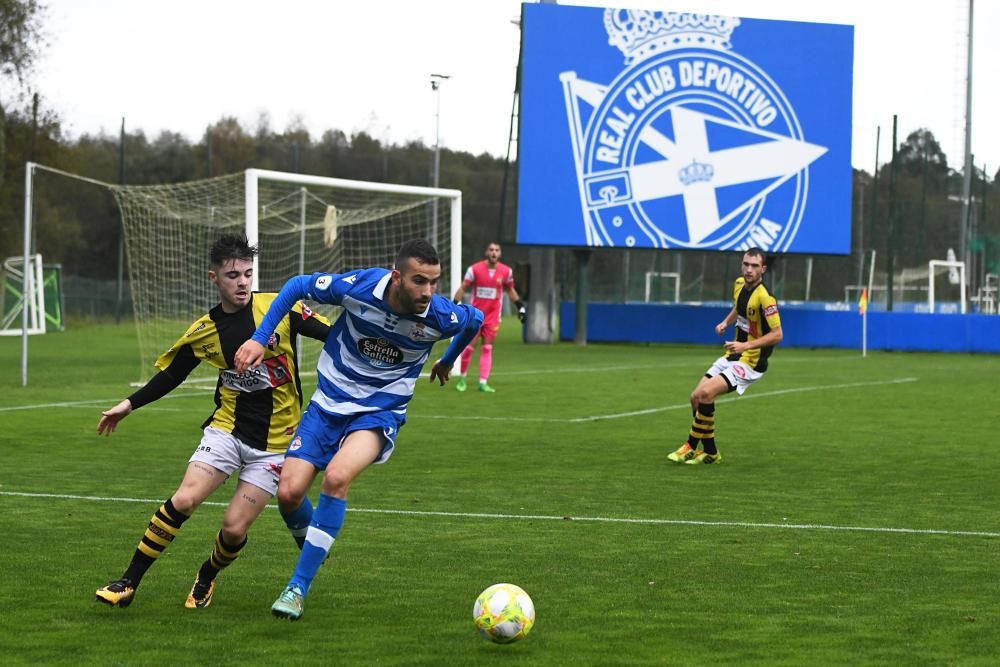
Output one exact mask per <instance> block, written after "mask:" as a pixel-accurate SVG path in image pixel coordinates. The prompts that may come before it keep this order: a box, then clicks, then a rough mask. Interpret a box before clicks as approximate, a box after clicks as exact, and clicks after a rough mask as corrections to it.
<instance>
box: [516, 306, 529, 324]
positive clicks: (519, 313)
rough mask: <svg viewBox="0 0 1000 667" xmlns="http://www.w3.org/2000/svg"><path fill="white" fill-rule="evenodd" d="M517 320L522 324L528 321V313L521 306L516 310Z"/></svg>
mask: <svg viewBox="0 0 1000 667" xmlns="http://www.w3.org/2000/svg"><path fill="white" fill-rule="evenodd" d="M517 319H519V320H521V321H522V322H524V321H525V320H526V319H528V311H527V310H525V308H524V306H521V307H520V308H518V309H517Z"/></svg>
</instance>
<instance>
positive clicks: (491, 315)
mask: <svg viewBox="0 0 1000 667" xmlns="http://www.w3.org/2000/svg"><path fill="white" fill-rule="evenodd" d="M463 282H464V284H465V287H466V288H470V287H471V288H472V305H473V306H475V307H476V308H478V309H479V310H481V311H483V324H491V325H493V326H496V325H497V324H499V323H500V310H501V308H502V307H503V292H504V290H505V289H508V288H512V287H514V272H513V271H512V270H511V268H510V267H509V266H507V265H506V264H503V263H501V262H497V266H496V268H495V269H490V264H489V262H487V261H486V260H485V259H484V260H482V261H479V262H476V263H475V264H473V265H472V266H470V267H469V268H468V270H467V271H466V272H465V278H464V280H463Z"/></svg>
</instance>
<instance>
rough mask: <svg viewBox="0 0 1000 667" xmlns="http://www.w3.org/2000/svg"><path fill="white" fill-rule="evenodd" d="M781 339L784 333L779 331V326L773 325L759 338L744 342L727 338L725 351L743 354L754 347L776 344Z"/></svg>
mask: <svg viewBox="0 0 1000 667" xmlns="http://www.w3.org/2000/svg"><path fill="white" fill-rule="evenodd" d="M782 340H784V335H783V334H782V333H781V327H775V328H773V329H771V330H770V331H768V332H767V333H766V334H764V335H763V336H761V337H760V338H756V339H754V340H748V341H746V342H744V343H741V342H739V341H736V340H727V341H726V344H725V347H726V351H727V352H729V353H730V354H743V353H744V352H746V351H747V350H752V349H754V348H758V347H769V346H771V345H777V344H778V343H780V342H781V341H782Z"/></svg>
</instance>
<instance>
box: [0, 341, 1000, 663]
mask: <svg viewBox="0 0 1000 667" xmlns="http://www.w3.org/2000/svg"><path fill="white" fill-rule="evenodd" d="M518 329H519V327H518V326H517V323H516V322H513V321H511V322H507V323H506V324H505V325H504V328H503V331H502V338H501V340H500V341H499V342H498V344H497V346H496V350H495V354H494V357H495V363H494V369H495V372H494V375H493V377H492V378H491V383H492V384H493V385H494V386H495V387H496V389H497V393H496V394H493V395H488V394H481V393H479V392H476V391H474V390H473V391H469V392H466V393H465V394H460V393H458V392H456V391H455V390H454V388H453V385H449V386H448V387H445V388H440V387H437V386H431V385H430V384H429V383H428V382H427V381H426V379H424V380H423V381H422V382H421V384H420V385H419V388H418V390H417V393H416V396H415V398H414V400H413V402H412V403H411V405H410V410H409V415H410V417H409V422H408V424H407V425H406V427H405V428H404V429H403V431H402V434H401V436H400V438H399V441H398V447H397V451H396V453H395V455H394V456H393V458H392V459H391V460H390V461H389V463H388V464H386V465H384V466H376V467H373V468H370V469H369V470H367V471H366V472H365V473H364V474H363V475H362V476H361V477H360V478H359V479H358V480H357V481H356V482H355V485H354V487H353V488H352V490H351V495H350V498H349V510H348V515H347V521H346V523H345V526H344V529H343V531H342V532H341V535H340V539H339V540H338V541H337V543H336V545H335V546H334V547H333V552H332V557H331V559H330V561H329V562H328V563H327V564H326V566H325V567H324V568H323V569H322V570H321V572H320V574H319V576H318V577H317V580H316V582H315V585H314V587H313V591H312V593H311V594H310V596H309V598H308V599H307V601H306V612H305V616H304V617H303V619H302V620H301V621H299V622H298V623H295V624H290V623H288V622H283V621H279V620H277V619H274V618H272V617H271V616H270V613H269V607H270V605H271V603H272V601H273V600H274V598H275V597H276V596H277V595H278V593H279V592H280V591H281V590H282V588H283V586H284V584H285V583H286V581H287V579H288V577H289V575H290V574H291V572H292V569H293V567H294V564H295V560H296V556H297V551H296V550H295V547H294V543H293V542H292V540H291V538H290V537H289V536H288V534H287V532H286V530H285V528H284V525H283V524H282V522H281V519H280V517H279V516H278V513H277V511H276V510H275V509H274V508H273V506H272V507H270V508H268V509H267V510H266V511H265V512H264V514H263V515H262V517H261V519H260V520H259V521H258V523H257V524H256V525H255V526H254V528H253V530H252V531H251V534H250V541H249V544H248V546H247V548H246V549H245V551H244V552H243V556H242V557H241V558H240V560H239V561H237V562H236V563H235V564H234V565H233V566H232V567H231V568H229V569H228V570H226V571H225V572H223V573H222V574H221V575H220V577H219V580H218V584H217V588H216V594H215V600H214V602H213V604H212V606H211V607H209V608H208V609H206V610H201V611H194V610H188V609H185V608H184V607H183V602H184V598H185V597H186V595H187V592H188V590H189V588H190V586H191V582H192V581H193V578H194V575H195V572H196V571H197V568H198V566H199V564H200V563H201V562H202V560H203V559H204V558H206V557H207V556H208V554H209V552H210V550H211V543H212V538H213V535H214V534H215V532H216V531H217V530H218V527H219V525H220V521H221V516H222V509H223V508H222V506H221V505H220V504H211V505H205V506H203V507H202V508H201V509H200V510H199V511H198V513H197V514H196V515H195V516H194V518H193V519H192V520H191V521H189V522H188V523H187V524H185V526H184V529H183V531H182V532H181V535H180V537H179V538H178V539H177V541H176V542H175V543H174V544H173V545H172V546H171V548H170V549H169V550H168V551H167V552H166V554H165V555H164V556H163V557H162V558H161V559H160V560H159V562H157V563H156V564H155V565H154V566H153V568H152V570H151V571H150V573H149V574H148V575H147V577H146V579H145V580H144V582H143V584H142V586H141V588H140V589H139V591H138V593H137V596H136V599H135V602H134V603H133V604H132V606H131V607H129V608H128V609H125V610H122V609H112V608H108V607H105V606H103V605H100V604H98V603H96V602H94V591H95V589H96V588H97V587H99V586H101V585H103V584H104V583H106V582H107V581H109V580H111V579H113V578H116V577H117V576H119V574H120V573H121V571H122V570H123V568H124V567H125V565H126V564H127V561H128V559H129V558H130V556H131V553H132V551H133V550H134V548H135V545H136V543H137V542H138V540H139V537H140V536H141V534H142V532H143V530H144V528H145V525H146V522H147V520H148V518H149V516H150V514H151V513H152V512H153V511H154V510H155V509H156V507H157V506H158V504H159V503H161V502H162V501H163V500H164V499H166V498H167V497H169V496H170V495H171V493H172V492H173V491H174V490H175V488H176V485H177V484H178V482H179V481H180V479H181V476H182V473H183V471H184V468H185V465H186V461H187V458H188V456H189V455H190V453H191V451H192V450H193V448H194V446H195V444H196V443H197V441H198V439H199V437H200V431H199V429H198V426H199V424H200V423H201V422H202V420H203V419H204V418H205V416H206V415H207V414H208V413H209V411H210V408H211V396H210V393H209V392H207V391H206V390H205V389H204V388H202V389H190V388H181V389H178V390H177V391H175V392H174V393H173V394H171V396H170V397H168V398H166V399H163V400H161V401H159V402H157V403H154V404H152V405H150V406H148V407H146V408H143V409H142V410H139V411H137V412H136V413H134V414H133V415H132V416H130V417H129V418H128V419H126V420H125V421H124V422H123V423H122V424H121V426H120V428H119V430H118V432H117V433H115V434H114V435H112V436H111V437H110V438H100V437H98V436H97V435H96V433H95V427H96V424H97V420H98V417H99V412H100V410H101V409H105V408H107V407H110V406H112V405H113V404H114V403H116V402H117V401H118V400H120V399H121V398H122V397H124V396H125V395H127V394H128V393H130V392H131V391H132V389H131V388H130V387H129V386H128V382H129V381H132V380H134V379H135V371H134V369H135V365H136V362H135V355H134V354H131V353H130V352H131V351H133V350H135V345H136V342H135V334H134V330H133V329H132V328H130V327H113V326H91V327H75V328H71V329H70V330H69V331H67V332H64V333H55V334H49V335H46V336H42V337H33V338H31V339H30V342H29V345H30V368H29V385H28V387H26V388H22V387H21V386H20V373H19V368H20V339H19V338H17V337H14V338H0V368H2V369H3V375H2V377H0V420H2V428H0V540H2V548H0V573H2V577H3V613H2V616H3V621H2V623H0V647H2V648H0V651H2V655H3V658H2V662H3V663H4V664H32V665H35V664H66V665H70V664H72V665H75V666H79V665H112V664H123V665H124V664H129V665H131V664H165V665H170V664H223V665H225V664H233V665H248V664H272V665H293V664H358V665H370V664H382V665H413V664H424V665H441V664H454V665H473V664H475V665H494V664H496V665H510V664H525V665H617V664H649V665H652V664H658V665H659V664H667V665H670V664H673V665H701V664H738V665H843V664H852V665H855V664H897V665H995V664H997V662H998V661H1000V606H998V605H1000V603H998V600H1000V583H998V582H1000V576H998V574H997V572H998V566H1000V512H998V507H1000V481H998V480H1000V453H998V450H997V446H998V443H1000V440H998V436H997V431H998V427H1000V417H998V415H1000V410H998V407H997V377H998V376H1000V372H998V371H1000V358H998V357H996V356H968V355H944V354H901V353H883V352H876V353H873V354H870V355H869V356H868V358H866V359H862V358H861V357H860V353H859V352H857V351H845V350H805V349H792V348H784V349H782V348H779V349H778V350H777V351H776V353H775V355H774V357H773V363H772V366H771V370H769V371H768V373H767V375H766V376H765V378H764V379H763V380H762V381H761V382H760V383H758V384H757V385H755V386H754V387H753V388H752V389H751V390H750V391H749V392H748V394H747V395H746V396H745V397H744V398H741V399H738V400H737V399H732V398H729V397H727V398H726V399H724V400H723V401H720V403H719V404H718V409H717V420H718V422H717V432H718V440H719V445H720V449H721V450H722V452H723V454H724V456H725V461H724V462H723V464H722V465H719V466H679V465H674V464H671V463H669V462H668V461H667V460H666V454H667V453H668V452H669V451H670V450H672V449H674V448H675V447H677V446H678V444H679V443H680V442H681V440H682V439H683V438H684V437H685V434H686V431H687V428H688V425H689V421H690V413H689V411H688V409H687V408H686V404H687V400H688V399H687V396H688V394H689V392H690V390H691V388H692V386H693V385H694V383H695V382H696V380H697V379H698V377H699V376H700V375H701V373H703V372H704V370H705V368H707V367H708V365H709V364H710V363H711V362H712V360H713V359H714V358H715V356H717V354H718V352H719V350H718V349H717V348H708V347H694V346H665V345H589V346H586V347H578V346H575V345H573V344H555V345H551V346H528V345H524V344H522V343H521V342H520V340H519V338H518V336H519V333H520V332H519V331H518ZM122 350H125V351H126V352H129V354H126V355H125V358H124V359H122V360H120V361H117V362H116V361H114V359H115V358H116V355H117V354H118V353H120V352H121V351H122ZM306 370H312V369H306ZM473 372H475V367H474V368H473ZM473 379H474V376H473ZM314 381H315V378H314V377H312V376H307V377H306V378H305V379H304V382H305V384H306V385H307V386H310V393H311V385H312V384H313V383H314ZM232 488H233V485H232V483H230V484H227V485H226V486H224V487H222V489H220V491H219V492H218V493H217V494H216V496H214V497H213V498H212V499H211V501H214V502H216V503H225V502H227V501H228V499H229V494H230V493H232ZM317 492H318V490H317V487H314V490H313V494H312V495H313V497H314V498H315V495H316V493H317ZM272 505H273V503H272ZM500 581H509V582H513V583H516V584H518V585H520V586H522V587H523V588H524V589H525V590H527V591H528V593H529V594H530V595H531V596H532V598H533V600H534V602H535V605H536V607H537V610H538V618H537V622H536V625H535V628H534V630H533V631H532V633H531V635H530V636H528V638H527V639H525V640H524V641H523V642H520V643H518V644H514V645H510V646H498V645H493V644H490V643H489V642H487V641H485V640H484V639H482V638H480V637H479V636H478V635H477V633H476V631H475V629H474V626H473V623H472V605H473V601H474V600H475V598H476V595H477V594H478V593H479V592H480V591H481V590H482V589H484V588H485V587H486V586H488V585H489V584H492V583H496V582H500Z"/></svg>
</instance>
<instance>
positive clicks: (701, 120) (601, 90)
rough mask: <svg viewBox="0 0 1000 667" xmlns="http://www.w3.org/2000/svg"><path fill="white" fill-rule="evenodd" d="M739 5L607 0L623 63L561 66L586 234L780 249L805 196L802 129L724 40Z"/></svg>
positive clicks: (599, 240)
mask: <svg viewBox="0 0 1000 667" xmlns="http://www.w3.org/2000/svg"><path fill="white" fill-rule="evenodd" d="M739 25H740V19H738V18H735V17H728V16H714V15H707V14H691V13H679V12H664V11H644V10H626V9H605V10H604V27H605V30H606V31H607V35H608V43H610V44H612V45H614V46H616V47H617V48H618V49H620V50H621V52H622V54H623V55H624V57H625V61H624V62H625V67H624V69H623V70H622V71H621V72H620V73H618V75H617V76H616V77H615V78H614V80H613V81H611V82H610V83H606V84H605V83H601V82H593V81H585V80H583V79H581V78H578V77H577V75H576V73H575V72H573V71H564V72H561V73H560V75H559V78H560V80H561V82H562V86H563V93H564V99H565V103H566V113H567V118H568V121H569V130H570V133H571V139H572V146H573V151H574V153H575V155H574V164H575V165H576V177H577V183H578V187H579V191H580V202H581V204H582V213H583V225H584V232H585V235H586V241H587V244H588V245H591V246H624V247H647V248H649V247H652V248H689V249H703V250H704V249H717V250H732V249H746V248H749V247H751V246H759V247H761V248H764V249H766V250H775V251H784V250H788V249H789V247H790V246H791V245H792V242H793V241H794V239H795V236H796V234H797V232H798V231H799V227H800V224H801V223H802V219H803V214H804V211H805V208H806V202H807V200H808V197H809V166H810V165H811V164H812V163H813V162H815V161H816V160H818V159H820V158H821V157H822V156H823V155H824V154H825V153H827V151H828V147H826V146H821V145H817V144H815V143H811V142H809V141H807V140H806V138H805V135H804V132H803V128H802V127H801V126H800V124H799V120H798V118H797V117H796V114H795V110H794V109H793V108H792V105H791V104H790V103H789V101H788V99H787V98H786V96H785V94H784V93H783V92H782V90H781V88H780V87H779V86H778V84H777V83H776V82H775V81H774V80H773V79H772V78H771V77H770V76H769V75H768V74H767V72H765V71H763V70H762V69H761V68H759V67H758V66H757V65H756V64H755V63H754V62H752V61H750V60H749V59H748V58H746V57H744V56H742V55H740V54H739V53H737V52H736V51H735V50H734V47H733V44H732V43H731V41H730V39H731V37H732V36H733V33H734V31H735V29H736V28H737V27H738V26H739Z"/></svg>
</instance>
